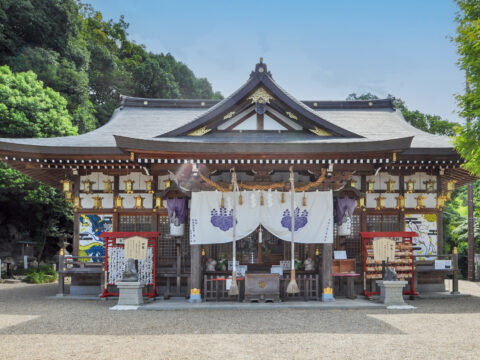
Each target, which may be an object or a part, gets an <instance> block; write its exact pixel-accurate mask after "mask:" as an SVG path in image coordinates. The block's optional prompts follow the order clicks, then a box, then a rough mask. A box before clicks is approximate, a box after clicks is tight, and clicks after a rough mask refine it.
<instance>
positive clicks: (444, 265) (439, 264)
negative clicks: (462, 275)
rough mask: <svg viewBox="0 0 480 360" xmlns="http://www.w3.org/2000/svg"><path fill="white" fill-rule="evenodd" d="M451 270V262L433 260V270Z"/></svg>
mask: <svg viewBox="0 0 480 360" xmlns="http://www.w3.org/2000/svg"><path fill="white" fill-rule="evenodd" d="M451 268H452V260H435V270H445V269H451Z"/></svg>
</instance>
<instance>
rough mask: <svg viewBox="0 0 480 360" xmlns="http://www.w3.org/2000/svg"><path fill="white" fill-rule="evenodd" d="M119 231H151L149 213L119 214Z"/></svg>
mask: <svg viewBox="0 0 480 360" xmlns="http://www.w3.org/2000/svg"><path fill="white" fill-rule="evenodd" d="M119 231H127V232H135V231H137V232H146V231H152V217H151V216H150V215H120V225H119Z"/></svg>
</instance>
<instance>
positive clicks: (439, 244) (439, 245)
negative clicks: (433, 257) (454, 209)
mask: <svg viewBox="0 0 480 360" xmlns="http://www.w3.org/2000/svg"><path fill="white" fill-rule="evenodd" d="M442 190H443V189H442V178H441V177H440V176H437V196H442V192H443V191H442ZM443 251H444V250H443V210H439V211H438V212H437V254H438V255H442V254H443Z"/></svg>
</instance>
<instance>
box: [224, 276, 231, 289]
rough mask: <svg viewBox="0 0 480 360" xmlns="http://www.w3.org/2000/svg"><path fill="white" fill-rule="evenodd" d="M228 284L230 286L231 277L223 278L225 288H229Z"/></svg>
mask: <svg viewBox="0 0 480 360" xmlns="http://www.w3.org/2000/svg"><path fill="white" fill-rule="evenodd" d="M230 286H232V278H231V277H229V278H228V279H227V280H225V289H227V290H230Z"/></svg>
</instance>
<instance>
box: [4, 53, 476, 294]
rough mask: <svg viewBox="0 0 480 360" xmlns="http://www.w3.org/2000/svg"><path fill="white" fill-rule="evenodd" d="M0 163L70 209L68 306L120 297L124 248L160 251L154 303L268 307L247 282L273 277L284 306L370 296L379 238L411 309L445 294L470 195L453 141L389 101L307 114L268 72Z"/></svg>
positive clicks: (325, 105)
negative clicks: (464, 201)
mask: <svg viewBox="0 0 480 360" xmlns="http://www.w3.org/2000/svg"><path fill="white" fill-rule="evenodd" d="M0 160H1V161H3V162H5V163H7V164H8V165H10V166H11V167H13V168H15V169H18V170H19V171H21V172H23V173H24V174H26V175H29V176H31V177H32V178H33V179H36V180H39V181H41V182H43V183H45V184H48V185H50V186H53V187H55V188H58V189H62V190H63V191H64V193H65V198H66V201H68V202H71V204H72V207H73V211H74V229H73V252H72V254H71V256H69V255H65V254H63V250H62V253H61V259H62V261H63V263H61V267H60V269H59V272H60V290H59V292H62V293H63V291H64V288H63V280H64V277H66V276H71V277H72V283H71V286H70V292H71V293H72V294H89V293H93V294H100V293H102V294H103V296H108V295H112V294H116V292H117V290H116V286H115V285H116V283H117V282H118V281H120V280H121V278H122V271H123V269H124V267H125V261H126V259H125V257H124V255H123V252H122V251H123V249H122V241H123V239H124V237H126V236H133V235H139V236H144V237H147V238H149V239H150V240H149V251H148V254H147V257H146V258H145V259H144V260H139V261H138V271H139V274H140V279H141V280H142V281H143V282H144V283H145V293H146V294H149V295H150V296H164V297H165V298H168V297H171V296H184V297H189V296H192V295H196V296H200V297H201V298H202V299H203V300H204V301H210V300H215V301H218V300H243V299H247V300H248V299H251V300H264V299H268V296H270V295H269V294H267V295H266V296H267V297H262V296H264V294H262V293H261V291H260V293H258V291H257V293H255V291H253V293H252V292H250V290H251V289H250V290H249V289H246V287H245V284H244V282H245V280H244V279H245V278H246V277H247V276H249V275H250V276H257V277H259V279H260V280H261V281H260V282H259V284H264V285H265V282H263V280H262V279H266V281H267V282H266V283H267V285H269V281H270V279H269V277H268V276H267V275H268V274H270V275H272V274H274V275H275V276H276V280H275V281H277V283H276V284H274V286H276V287H278V288H277V289H276V290H274V292H275V294H274V295H272V300H273V301H276V300H278V299H281V300H287V299H290V298H299V299H305V300H321V299H323V300H333V299H334V298H335V297H338V296H345V295H346V296H348V297H355V296H357V295H360V294H362V293H370V292H374V291H375V284H374V282H375V280H378V279H381V277H382V274H381V266H380V263H379V262H378V261H376V260H375V259H373V257H372V256H373V255H371V254H372V247H371V243H369V242H368V241H369V240H368V239H370V240H371V239H372V238H376V237H393V238H395V239H396V241H397V244H398V247H397V250H399V251H400V252H399V253H397V255H398V256H395V259H390V260H391V263H392V264H397V265H398V266H397V265H395V266H396V270H397V274H398V277H399V278H400V279H405V280H408V281H409V282H410V286H411V288H410V291H411V294H416V293H418V292H422V291H423V290H432V289H435V290H442V288H443V287H444V278H445V276H446V275H448V271H443V272H442V271H440V272H438V271H435V268H434V267H433V266H430V265H431V262H432V261H434V260H436V259H440V258H442V256H447V257H448V256H450V254H444V253H443V233H442V226H443V225H442V217H443V215H442V214H443V209H444V206H445V202H446V201H448V199H449V197H450V194H451V193H452V191H453V190H454V189H455V187H457V186H462V185H464V184H467V183H469V182H472V181H474V180H475V178H474V177H472V176H470V175H469V173H468V172H467V171H466V170H464V169H462V168H461V165H462V163H463V160H462V159H461V157H460V155H459V154H458V153H457V152H456V151H455V150H454V148H453V146H452V144H451V141H450V140H449V138H447V137H443V136H437V135H432V134H429V133H425V132H423V131H421V130H419V129H416V128H414V127H413V126H412V125H410V124H409V123H407V122H406V121H405V119H404V117H403V116H402V113H401V112H400V110H398V109H396V108H395V106H394V103H393V101H392V99H383V100H366V101H363V100H362V101H325V100H307V101H300V100H297V99H296V98H294V97H293V96H292V95H291V94H289V93H288V92H286V91H285V90H284V89H282V88H281V87H280V86H279V85H278V84H277V83H276V82H275V81H274V78H273V76H272V74H271V72H270V71H269V70H268V69H267V65H266V64H265V63H263V61H262V60H260V62H259V63H258V64H256V66H255V69H254V70H253V71H252V72H251V74H250V76H249V77H248V79H247V81H246V83H244V84H243V85H242V86H241V87H240V88H239V89H238V90H237V91H235V92H234V93H233V94H231V95H230V96H228V97H227V98H225V99H223V100H221V101H217V100H190V99H146V98H134V97H129V96H122V97H121V105H120V107H119V108H117V109H116V110H115V111H114V113H113V115H112V117H111V119H110V121H109V122H108V123H107V124H105V125H104V126H102V127H100V128H98V129H96V130H94V131H91V132H89V133H86V134H82V135H78V136H68V137H57V138H32V139H6V138H2V139H0ZM292 188H293V189H294V191H293V192H292ZM110 232H112V234H114V235H112V236H111V237H108V235H107V233H110ZM102 233H103V235H102V236H100V235H101V234H102ZM155 233H159V235H158V236H157V234H155ZM361 233H363V238H362V236H361ZM367 233H381V234H377V235H372V234H367ZM413 233H415V234H413ZM402 234H403V235H402ZM234 237H235V243H233V239H234ZM292 238H293V239H294V240H293V254H294V255H293V256H292ZM402 239H407V241H406V242H403V240H402ZM408 241H410V243H409V242H408ZM411 241H413V243H411ZM233 246H235V248H234V247H233ZM234 250H235V251H234ZM234 254H235V259H236V261H237V262H236V263H233V258H234ZM402 256H403V258H402ZM292 258H293V259H294V261H293V263H292ZM429 261H430V262H429ZM422 264H427V265H428V266H427V265H426V266H425V267H423V268H422ZM233 268H235V270H236V274H237V275H236V276H237V279H236V280H237V281H238V287H239V294H238V295H235V296H232V295H229V293H228V291H229V287H230V286H231V281H230V278H229V277H230V276H231V275H232V271H233ZM420 268H422V269H423V271H417V269H420ZM293 269H294V270H295V271H294V272H293V275H294V276H293V277H296V281H297V283H298V287H299V292H293V293H291V292H289V291H287V287H288V284H289V281H290V280H291V277H292V270H293ZM449 269H450V270H452V269H451V268H449ZM446 270H448V269H446ZM348 277H351V279H353V280H349V283H350V285H351V286H350V285H349V286H345V284H346V282H347V281H346V280H348V279H347V278H348ZM352 284H353V285H352ZM352 286H353V288H352ZM267 287H268V286H267ZM257 290H258V289H257ZM255 294H257V295H258V299H257V298H255V296H256V295H255Z"/></svg>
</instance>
